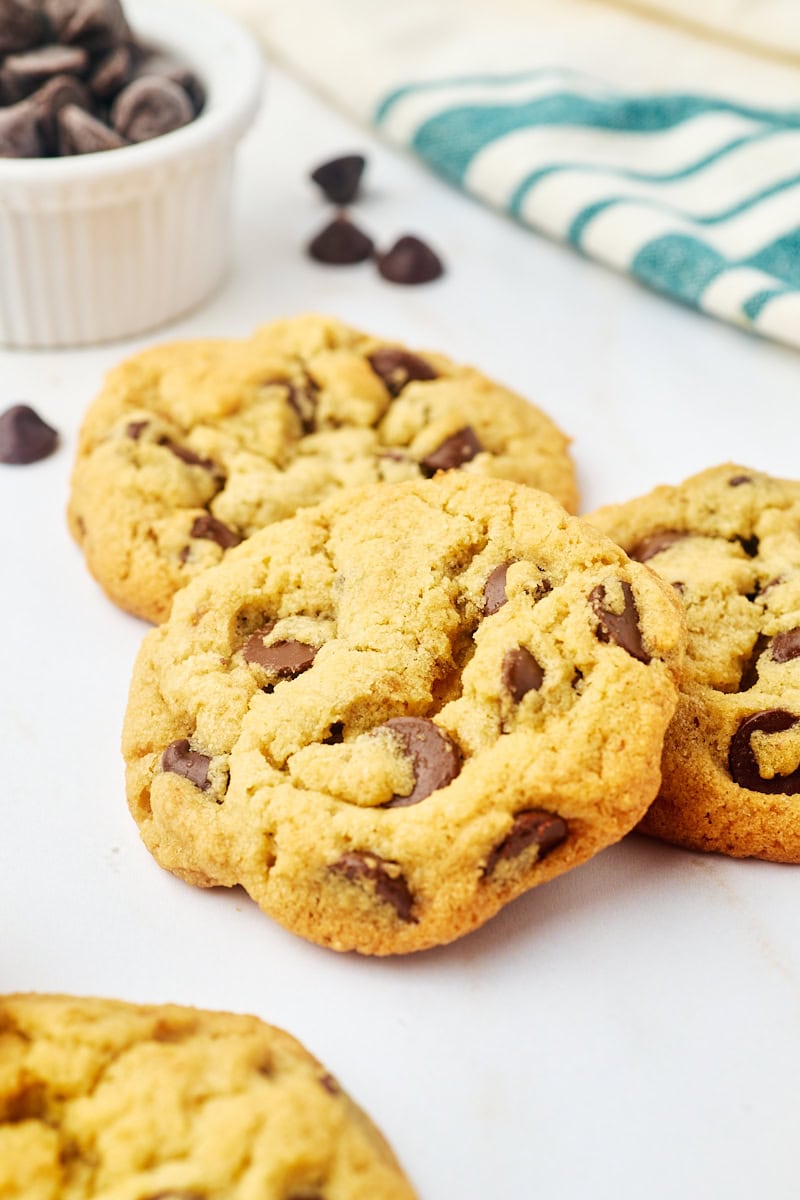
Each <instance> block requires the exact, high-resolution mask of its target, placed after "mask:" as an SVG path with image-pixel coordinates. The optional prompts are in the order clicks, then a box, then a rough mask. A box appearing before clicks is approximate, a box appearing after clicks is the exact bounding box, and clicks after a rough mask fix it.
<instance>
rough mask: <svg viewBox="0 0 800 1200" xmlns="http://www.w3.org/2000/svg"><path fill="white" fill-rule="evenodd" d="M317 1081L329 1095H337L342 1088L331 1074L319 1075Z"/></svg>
mask: <svg viewBox="0 0 800 1200" xmlns="http://www.w3.org/2000/svg"><path fill="white" fill-rule="evenodd" d="M319 1081H320V1083H321V1084H322V1086H323V1087H324V1088H325V1091H326V1092H328V1093H329V1095H331V1096H338V1095H339V1093H340V1092H341V1090H342V1089H341V1088H340V1087H339V1084H338V1083H337V1082H336V1080H335V1079H334V1078H333V1076H332V1075H321V1076H320V1080H319Z"/></svg>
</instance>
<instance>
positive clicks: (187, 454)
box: [158, 437, 217, 471]
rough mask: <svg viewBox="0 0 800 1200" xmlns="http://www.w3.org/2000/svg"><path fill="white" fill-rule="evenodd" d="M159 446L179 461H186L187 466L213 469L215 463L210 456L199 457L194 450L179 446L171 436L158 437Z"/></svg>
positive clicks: (207, 469)
mask: <svg viewBox="0 0 800 1200" xmlns="http://www.w3.org/2000/svg"><path fill="white" fill-rule="evenodd" d="M158 444H159V446H166V448H167V449H168V450H169V451H171V452H172V454H174V455H175V457H176V458H179V459H180V460H181V462H184V463H186V465H187V466H189V467H202V468H203V470H204V471H215V470H216V469H217V468H216V463H214V462H213V461H212V460H211V459H210V458H201V457H200V455H199V454H195V452H194V450H190V449H189V447H188V446H180V445H179V444H178V443H177V442H173V440H172V438H168V437H163V438H159V439H158Z"/></svg>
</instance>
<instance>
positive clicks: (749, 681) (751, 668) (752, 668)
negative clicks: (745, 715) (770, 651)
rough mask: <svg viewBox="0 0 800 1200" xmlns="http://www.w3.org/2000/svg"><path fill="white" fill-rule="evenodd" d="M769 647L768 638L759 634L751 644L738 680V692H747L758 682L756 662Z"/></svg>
mask: <svg viewBox="0 0 800 1200" xmlns="http://www.w3.org/2000/svg"><path fill="white" fill-rule="evenodd" d="M768 645H769V638H767V637H764V634H763V633H760V634H759V635H758V637H757V638H756V640H755V642H754V643H753V649H752V650H751V651H750V655H749V657H748V659H747V661H746V662H745V664H744V666H743V668H742V677H741V679H740V680H739V687H738V689H737V690H738V691H740V692H749V691H750V688H751V687H755V685H756V683H757V682H758V660H759V659H760V658H761V655H762V654H763V653H764V651H765V650H766V648H767V646H768Z"/></svg>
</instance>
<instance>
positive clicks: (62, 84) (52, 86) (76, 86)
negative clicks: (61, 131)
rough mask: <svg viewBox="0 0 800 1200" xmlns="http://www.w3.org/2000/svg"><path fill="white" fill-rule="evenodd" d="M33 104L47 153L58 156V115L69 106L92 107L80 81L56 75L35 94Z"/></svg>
mask: <svg viewBox="0 0 800 1200" xmlns="http://www.w3.org/2000/svg"><path fill="white" fill-rule="evenodd" d="M30 100H31V103H32V104H34V105H35V106H36V111H37V114H38V117H39V122H40V124H41V128H42V132H43V134H44V139H45V143H46V145H45V151H46V153H48V154H58V152H59V149H58V114H59V113H60V112H61V110H62V108H65V107H66V106H67V105H68V104H74V105H76V106H77V107H78V108H85V109H88V108H89V107H90V105H91V100H90V98H89V93H88V92H87V90H86V88H85V87H84V86H83V84H82V83H81V82H80V80H79V79H73V78H72V76H71V75H56V76H54V78H53V79H48V81H47V83H43V84H42V86H41V87H40V88H39V89H38V90H37V91H35V92H34V93H33V95H32V96H31V98H30Z"/></svg>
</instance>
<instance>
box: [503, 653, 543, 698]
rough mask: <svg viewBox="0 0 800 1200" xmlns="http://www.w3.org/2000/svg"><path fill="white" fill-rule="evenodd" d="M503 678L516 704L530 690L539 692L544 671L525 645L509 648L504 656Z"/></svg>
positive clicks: (504, 684) (504, 685)
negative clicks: (514, 648) (513, 648)
mask: <svg viewBox="0 0 800 1200" xmlns="http://www.w3.org/2000/svg"><path fill="white" fill-rule="evenodd" d="M501 678H502V680H503V687H504V688H505V689H506V691H507V692H508V693H509V695H510V696H511V699H512V700H513V701H514V703H515V704H519V702H520V700H522V699H523V697H525V696H527V694H528V692H534V691H535V692H538V690H539V688H540V687H541V686H542V683H543V681H544V671H543V670H542V668H541V667H540V666H539V664H538V662H537V661H536V659H535V658H534V657H533V655H532V654H531V652H530V650H527V649H526V648H525V647H524V646H518V647H517V648H516V650H509V651H508V653H507V654H506V655H505V657H504V658H503V671H502V675H501Z"/></svg>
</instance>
